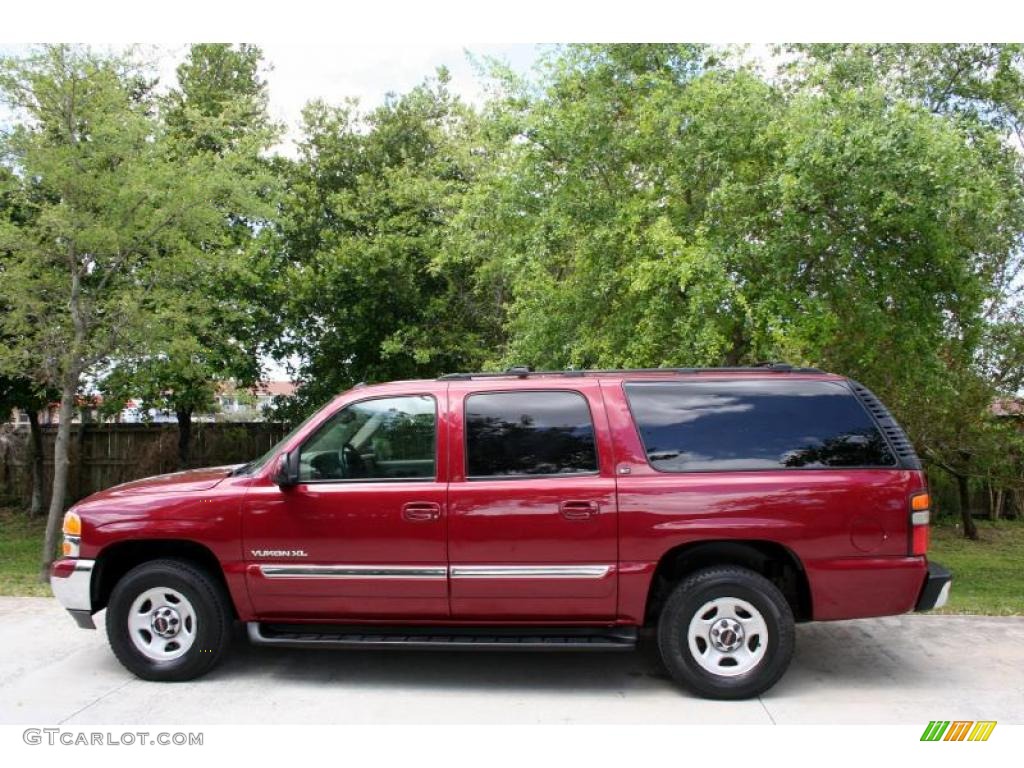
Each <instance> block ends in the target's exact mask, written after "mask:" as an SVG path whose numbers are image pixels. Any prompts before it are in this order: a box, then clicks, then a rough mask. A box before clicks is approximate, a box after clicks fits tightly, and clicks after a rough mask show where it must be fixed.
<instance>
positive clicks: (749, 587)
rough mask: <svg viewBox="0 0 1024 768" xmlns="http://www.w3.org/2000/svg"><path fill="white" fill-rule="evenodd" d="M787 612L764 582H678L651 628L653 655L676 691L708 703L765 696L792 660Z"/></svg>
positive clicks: (754, 576)
mask: <svg viewBox="0 0 1024 768" xmlns="http://www.w3.org/2000/svg"><path fill="white" fill-rule="evenodd" d="M794 643H795V629H794V622H793V612H792V610H791V609H790V607H789V603H787V602H786V598H785V597H784V596H783V595H782V593H781V592H780V591H779V589H778V588H777V587H776V586H775V585H774V584H772V583H771V582H770V581H768V579H766V578H764V577H763V576H761V575H760V574H758V573H755V572H754V571H751V570H748V569H746V568H737V567H718V568H707V569H704V570H701V571H697V572H696V573H694V574H691V575H690V576H688V577H687V578H686V579H684V580H683V581H682V582H681V583H680V584H679V586H677V587H676V588H675V590H674V591H673V592H672V594H671V595H670V596H669V598H668V600H667V601H666V603H665V606H664V608H663V609H662V612H661V616H660V618H659V620H658V648H659V650H660V651H661V657H662V660H663V661H664V663H665V666H666V667H667V668H668V671H669V674H671V675H672V678H673V679H674V680H675V681H676V682H677V683H679V684H680V685H682V686H684V687H686V688H688V689H690V690H692V691H694V692H695V693H697V694H700V695H701V696H705V697H708V698H712V699H745V698H749V697H752V696H757V695H758V694H760V693H763V692H764V691H766V690H768V689H769V688H771V687H772V686H773V685H775V683H776V682H778V680H779V678H780V677H782V675H783V673H784V672H785V671H786V669H787V667H789V662H790V660H791V659H792V657H793V647H794Z"/></svg>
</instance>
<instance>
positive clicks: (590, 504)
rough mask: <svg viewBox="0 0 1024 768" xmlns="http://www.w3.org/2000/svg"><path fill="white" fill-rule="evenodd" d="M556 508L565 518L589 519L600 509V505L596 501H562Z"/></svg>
mask: <svg viewBox="0 0 1024 768" xmlns="http://www.w3.org/2000/svg"><path fill="white" fill-rule="evenodd" d="M558 509H559V511H560V512H561V513H562V517H564V518H565V519H566V520H589V519H590V518H591V517H593V516H594V515H596V514H597V513H598V512H600V511H601V505H600V504H598V503H597V502H596V501H563V502H562V503H560V504H559V505H558Z"/></svg>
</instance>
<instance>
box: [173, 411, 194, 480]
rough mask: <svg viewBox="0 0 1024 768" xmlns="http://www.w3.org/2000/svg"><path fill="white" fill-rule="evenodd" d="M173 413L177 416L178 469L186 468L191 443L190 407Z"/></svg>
mask: <svg viewBox="0 0 1024 768" xmlns="http://www.w3.org/2000/svg"><path fill="white" fill-rule="evenodd" d="M174 413H175V415H176V416H177V417H178V469H188V453H189V447H190V446H191V444H192V409H191V408H187V409H183V410H179V411H175V412H174Z"/></svg>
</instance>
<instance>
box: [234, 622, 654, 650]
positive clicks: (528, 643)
mask: <svg viewBox="0 0 1024 768" xmlns="http://www.w3.org/2000/svg"><path fill="white" fill-rule="evenodd" d="M246 628H247V629H248V632H249V640H250V641H251V642H252V643H253V644H255V645H272V646H278V647H282V648H350V649H352V648H367V649H376V648H401V649H410V650H441V651H443V650H477V651H631V650H633V649H634V648H635V647H636V637H637V633H636V628H634V627H609V628H597V629H592V628H579V627H562V628H558V627H545V628H530V629H527V628H517V629H508V628H503V627H360V626H332V625H316V624H270V623H263V622H258V621H250V622H248V623H247V624H246Z"/></svg>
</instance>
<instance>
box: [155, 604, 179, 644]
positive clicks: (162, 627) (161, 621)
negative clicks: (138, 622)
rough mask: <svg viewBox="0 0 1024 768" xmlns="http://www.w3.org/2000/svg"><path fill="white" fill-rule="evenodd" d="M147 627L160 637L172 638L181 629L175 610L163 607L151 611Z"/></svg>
mask: <svg viewBox="0 0 1024 768" xmlns="http://www.w3.org/2000/svg"><path fill="white" fill-rule="evenodd" d="M149 625H150V627H152V629H153V632H154V633H155V634H157V635H160V637H174V636H175V635H176V634H178V630H179V629H180V628H181V617H180V616H179V615H178V612H177V611H176V610H174V609H173V608H171V607H170V606H167V605H165V606H161V607H160V608H157V609H156V610H155V611H153V614H152V616H150V619H149Z"/></svg>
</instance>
